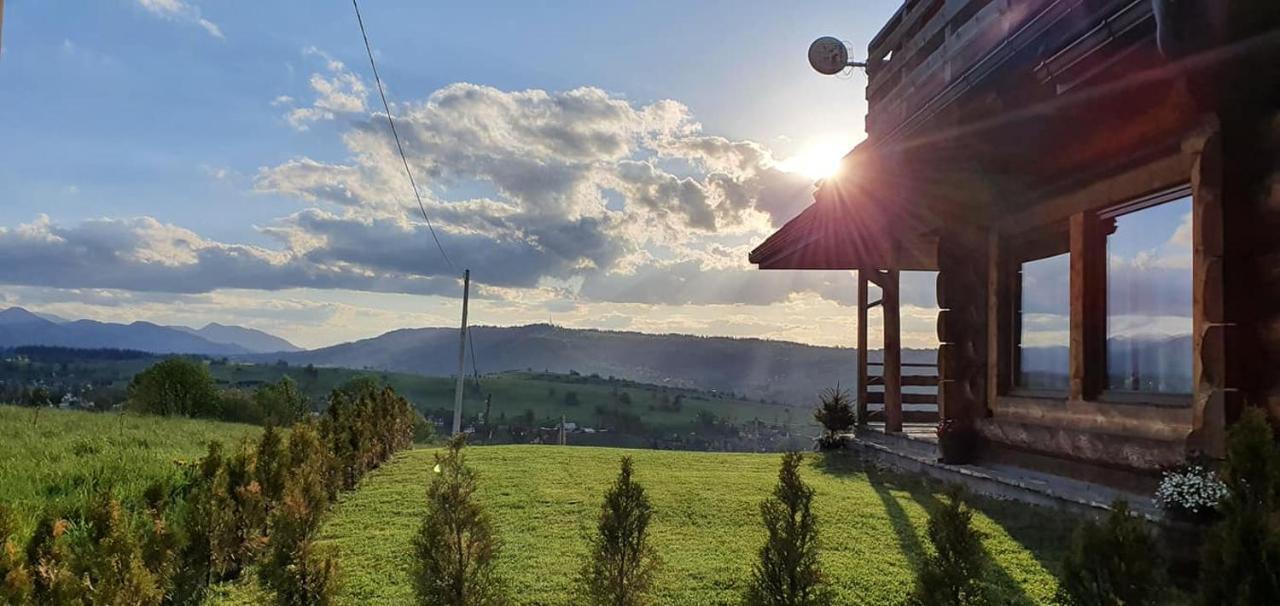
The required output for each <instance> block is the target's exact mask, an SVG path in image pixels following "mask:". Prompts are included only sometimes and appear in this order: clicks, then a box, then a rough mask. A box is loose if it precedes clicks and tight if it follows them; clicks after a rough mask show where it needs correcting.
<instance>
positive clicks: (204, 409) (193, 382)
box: [129, 358, 218, 417]
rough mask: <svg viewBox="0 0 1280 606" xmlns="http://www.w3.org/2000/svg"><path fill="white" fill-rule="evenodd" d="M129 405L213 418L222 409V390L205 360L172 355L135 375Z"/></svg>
mask: <svg viewBox="0 0 1280 606" xmlns="http://www.w3.org/2000/svg"><path fill="white" fill-rule="evenodd" d="M129 405H130V407H132V408H133V409H134V410H137V411H139V412H145V413H149V414H157V415H185V416H192V417H213V416H217V412H218V392H217V391H216V390H215V389H214V384H213V377H212V376H210V375H209V369H208V368H205V365H204V364H203V363H201V362H198V361H196V360H192V359H189V358H169V359H167V360H163V361H160V362H157V363H156V364H154V365H153V366H151V367H150V368H148V369H146V370H144V371H142V372H140V373H138V374H137V375H135V376H134V377H133V380H131V381H130V382H129Z"/></svg>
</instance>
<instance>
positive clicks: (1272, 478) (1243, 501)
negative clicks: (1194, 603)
mask: <svg viewBox="0 0 1280 606" xmlns="http://www.w3.org/2000/svg"><path fill="white" fill-rule="evenodd" d="M1222 479H1223V482H1224V483H1225V484H1226V485H1227V498H1226V500H1225V501H1224V502H1223V503H1222V505H1221V507H1222V513H1223V516H1222V521H1221V522H1219V523H1218V525H1217V526H1216V527H1215V528H1214V529H1213V531H1212V534H1211V535H1210V537H1209V540H1208V541H1207V543H1206V544H1205V549H1204V557H1203V563H1202V570H1201V581H1200V602H1201V603H1202V604H1214V605H1218V604H1225V605H1231V606H1235V605H1241V606H1243V605H1244V604H1280V451H1278V450H1277V447H1276V441H1275V436H1274V434H1273V433H1272V430H1271V426H1270V425H1269V424H1268V422H1267V416H1266V413H1264V412H1263V411H1262V410H1260V409H1257V408H1251V409H1248V410H1246V411H1245V412H1244V414H1243V415H1241V417H1240V420H1239V421H1237V422H1236V424H1235V425H1234V426H1232V428H1231V432H1230V434H1229V435H1228V437H1227V461H1226V466H1225V468H1224V469H1223V477H1222Z"/></svg>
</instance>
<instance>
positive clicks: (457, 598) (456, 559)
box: [413, 435, 506, 606]
mask: <svg viewBox="0 0 1280 606" xmlns="http://www.w3.org/2000/svg"><path fill="white" fill-rule="evenodd" d="M465 444H466V441H465V438H463V437H462V436H461V435H459V436H454V437H453V438H452V439H451V440H450V441H449V444H448V447H447V448H446V449H445V452H444V454H443V455H441V454H437V455H436V475H435V477H433V478H432V479H431V484H430V486H428V487H427V513H426V515H425V516H424V517H423V519H422V526H421V528H420V529H419V530H418V536H417V537H415V538H414V542H413V552H414V563H413V565H414V568H413V580H414V586H415V589H416V590H417V595H418V603H419V604H422V605H424V606H492V605H498V604H504V603H506V600H505V598H504V596H503V595H502V588H501V583H500V582H499V579H498V577H497V576H496V573H495V572H494V564H495V563H496V561H497V557H498V551H499V550H500V549H501V544H500V542H499V540H498V538H497V537H496V536H495V535H494V531H493V523H492V522H491V521H490V519H489V514H488V513H487V512H486V511H485V510H484V508H483V507H482V506H481V505H480V503H479V502H478V501H477V500H476V498H475V492H476V487H477V479H476V474H475V472H474V471H472V470H471V468H469V467H467V465H466V461H465V460H464V457H463V455H462V449H463V447H464V446H465Z"/></svg>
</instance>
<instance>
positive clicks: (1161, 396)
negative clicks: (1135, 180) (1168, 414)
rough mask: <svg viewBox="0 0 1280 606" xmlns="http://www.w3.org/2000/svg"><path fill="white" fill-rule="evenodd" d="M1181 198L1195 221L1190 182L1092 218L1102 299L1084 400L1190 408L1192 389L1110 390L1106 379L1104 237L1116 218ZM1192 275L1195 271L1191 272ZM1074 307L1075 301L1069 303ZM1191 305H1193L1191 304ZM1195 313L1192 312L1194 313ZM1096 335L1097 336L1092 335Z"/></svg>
mask: <svg viewBox="0 0 1280 606" xmlns="http://www.w3.org/2000/svg"><path fill="white" fill-rule="evenodd" d="M1183 198H1191V207H1192V210H1193V212H1192V217H1193V220H1194V216H1195V213H1194V209H1195V204H1196V201H1195V198H1194V196H1193V195H1192V187H1191V184H1190V183H1183V184H1179V185H1176V186H1174V187H1170V188H1167V189H1163V190H1160V191H1158V192H1155V193H1151V194H1147V195H1145V196H1140V197H1137V198H1134V199H1132V200H1129V201H1126V202H1122V203H1120V204H1115V205H1112V206H1108V207H1105V208H1103V209H1102V210H1099V211H1098V212H1097V213H1096V214H1095V217H1094V219H1093V221H1094V222H1095V223H1096V224H1097V225H1098V227H1099V229H1098V233H1099V237H1100V242H1099V243H1097V244H1095V246H1098V247H1099V248H1097V249H1096V250H1094V251H1093V252H1092V253H1090V254H1092V255H1094V256H1096V257H1098V261H1097V263H1098V264H1099V265H1100V273H1101V275H1100V276H1099V277H1098V278H1096V282H1095V288H1097V289H1098V292H1099V293H1100V295H1101V296H1099V297H1097V298H1098V299H1100V300H1099V301H1097V302H1096V303H1095V305H1096V306H1097V307H1096V308H1095V309H1093V313H1096V314H1098V318H1097V320H1096V324H1097V325H1098V327H1099V328H1098V329H1097V330H1096V331H1092V330H1091V331H1089V332H1088V333H1087V334H1086V338H1087V339H1089V340H1090V341H1092V342H1089V343H1087V344H1086V346H1087V348H1088V349H1087V350H1086V352H1085V353H1086V357H1087V359H1086V360H1085V365H1086V366H1085V369H1086V373H1087V375H1086V378H1087V379H1088V380H1087V382H1086V386H1087V387H1088V388H1091V389H1090V391H1088V392H1086V393H1087V395H1091V396H1092V397H1090V398H1086V399H1092V400H1096V401H1098V402H1103V403H1119V404H1148V405H1152V406H1168V407H1187V408H1189V407H1191V406H1192V404H1193V403H1194V399H1195V393H1194V392H1195V388H1194V386H1193V387H1192V391H1191V392H1188V393H1165V392H1152V391H1139V390H1130V389H1113V388H1110V387H1108V377H1107V373H1108V370H1107V367H1108V360H1107V320H1108V317H1107V315H1108V311H1107V301H1108V296H1109V293H1108V292H1107V278H1108V272H1109V268H1108V266H1107V254H1108V253H1107V250H1108V248H1107V237H1109V236H1110V235H1111V234H1113V233H1115V228H1116V218H1118V217H1121V216H1123V215H1128V214H1132V213H1136V212H1139V211H1143V210H1146V209H1148V208H1152V207H1155V206H1159V205H1161V204H1167V203H1169V202H1175V201H1177V200H1181V199H1183ZM1192 271H1193V272H1194V269H1193V270H1192ZM1072 303H1073V305H1074V303H1075V302H1074V301H1072ZM1193 305H1194V304H1193ZM1193 313H1194V310H1193ZM1095 332H1096V334H1095Z"/></svg>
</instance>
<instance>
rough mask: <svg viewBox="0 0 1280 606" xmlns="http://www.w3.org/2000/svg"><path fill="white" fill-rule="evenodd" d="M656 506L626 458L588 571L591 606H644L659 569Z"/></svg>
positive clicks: (599, 527) (586, 586) (593, 541)
mask: <svg viewBox="0 0 1280 606" xmlns="http://www.w3.org/2000/svg"><path fill="white" fill-rule="evenodd" d="M652 517H653V506H652V505H651V504H650V503H649V497H648V495H646V494H645V491H644V487H643V486H641V485H640V484H639V483H637V482H636V481H635V480H634V479H632V468H631V457H623V459H622V469H621V471H619V473H618V479H617V480H615V481H614V483H613V486H612V487H611V488H610V489H609V491H608V492H606V493H605V496H604V504H603V505H602V506H601V510H600V518H599V521H598V522H597V524H596V535H595V536H594V537H592V539H591V543H590V550H589V551H590V553H589V556H588V560H587V562H586V563H585V565H584V566H583V569H582V586H583V591H584V594H585V595H584V599H585V601H586V603H588V604H592V605H593V606H642V605H644V604H649V603H651V599H650V597H649V589H650V586H651V584H652V582H653V574H654V570H655V569H656V567H657V564H658V558H657V554H656V553H655V552H654V550H653V546H652V545H651V544H650V543H649V520H650V519H651V518H652Z"/></svg>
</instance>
